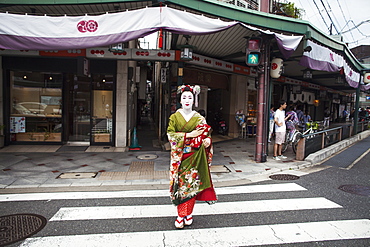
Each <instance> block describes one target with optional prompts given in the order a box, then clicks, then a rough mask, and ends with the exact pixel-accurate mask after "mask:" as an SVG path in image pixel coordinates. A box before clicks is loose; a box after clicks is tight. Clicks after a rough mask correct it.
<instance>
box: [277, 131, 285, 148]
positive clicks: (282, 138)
mask: <svg viewBox="0 0 370 247" xmlns="http://www.w3.org/2000/svg"><path fill="white" fill-rule="evenodd" d="M284 142H285V132H275V144H279V145H281V144H283V143H284Z"/></svg>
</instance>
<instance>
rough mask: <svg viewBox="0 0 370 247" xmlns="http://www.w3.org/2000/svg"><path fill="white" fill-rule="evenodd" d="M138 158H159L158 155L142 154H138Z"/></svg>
mask: <svg viewBox="0 0 370 247" xmlns="http://www.w3.org/2000/svg"><path fill="white" fill-rule="evenodd" d="M136 158H138V159H139V160H154V159H156V158H158V155H155V154H142V155H139V156H137V157H136Z"/></svg>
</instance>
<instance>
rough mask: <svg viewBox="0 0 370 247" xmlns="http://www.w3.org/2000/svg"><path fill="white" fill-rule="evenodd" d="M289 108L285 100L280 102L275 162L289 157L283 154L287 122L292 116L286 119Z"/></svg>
mask: <svg viewBox="0 0 370 247" xmlns="http://www.w3.org/2000/svg"><path fill="white" fill-rule="evenodd" d="M286 107H287V104H286V101H285V100H280V101H279V108H278V109H277V110H276V111H275V118H274V121H275V144H274V157H273V159H274V160H281V159H286V158H287V157H286V156H284V155H282V154H281V149H282V144H283V143H284V142H285V133H286V125H285V121H286V120H287V119H288V118H289V117H290V115H288V116H286V117H285V111H284V110H285V108H286Z"/></svg>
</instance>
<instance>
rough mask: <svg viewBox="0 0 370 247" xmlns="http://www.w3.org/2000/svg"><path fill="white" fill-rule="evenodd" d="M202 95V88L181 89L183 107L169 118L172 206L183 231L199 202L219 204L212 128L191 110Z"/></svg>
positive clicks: (189, 223) (191, 219)
mask: <svg viewBox="0 0 370 247" xmlns="http://www.w3.org/2000/svg"><path fill="white" fill-rule="evenodd" d="M199 92H200V87H199V86H194V87H191V86H189V85H183V86H180V87H179V88H178V93H179V94H180V103H181V105H182V108H180V109H178V110H177V111H176V112H175V113H174V114H172V115H171V116H170V121H169V124H168V128H167V136H168V141H169V143H170V145H171V163H170V193H171V200H172V203H173V204H174V205H176V206H177V214H178V217H177V219H176V221H175V227H176V228H180V229H181V228H184V226H188V225H191V224H192V223H193V216H192V212H193V208H194V204H195V201H196V200H198V201H206V202H207V203H208V204H213V203H215V202H216V201H217V197H216V193H215V191H214V188H213V184H212V179H211V175H210V171H209V166H210V164H211V161H212V156H213V149H212V145H211V144H212V140H211V137H210V134H209V133H210V129H211V127H210V126H209V125H207V123H206V120H205V118H204V117H203V116H202V115H200V114H199V113H198V112H196V111H193V110H192V107H193V102H194V100H195V105H196V106H197V102H198V101H197V98H196V97H197V94H199Z"/></svg>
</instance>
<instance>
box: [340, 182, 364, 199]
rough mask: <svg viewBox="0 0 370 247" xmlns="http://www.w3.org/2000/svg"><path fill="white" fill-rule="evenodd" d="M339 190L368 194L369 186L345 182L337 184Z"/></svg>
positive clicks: (362, 194)
mask: <svg viewBox="0 0 370 247" xmlns="http://www.w3.org/2000/svg"><path fill="white" fill-rule="evenodd" d="M338 189H340V190H342V191H344V192H348V193H351V194H356V195H360V196H370V187H369V186H364V185H356V184H346V185H341V186H339V188H338Z"/></svg>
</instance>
